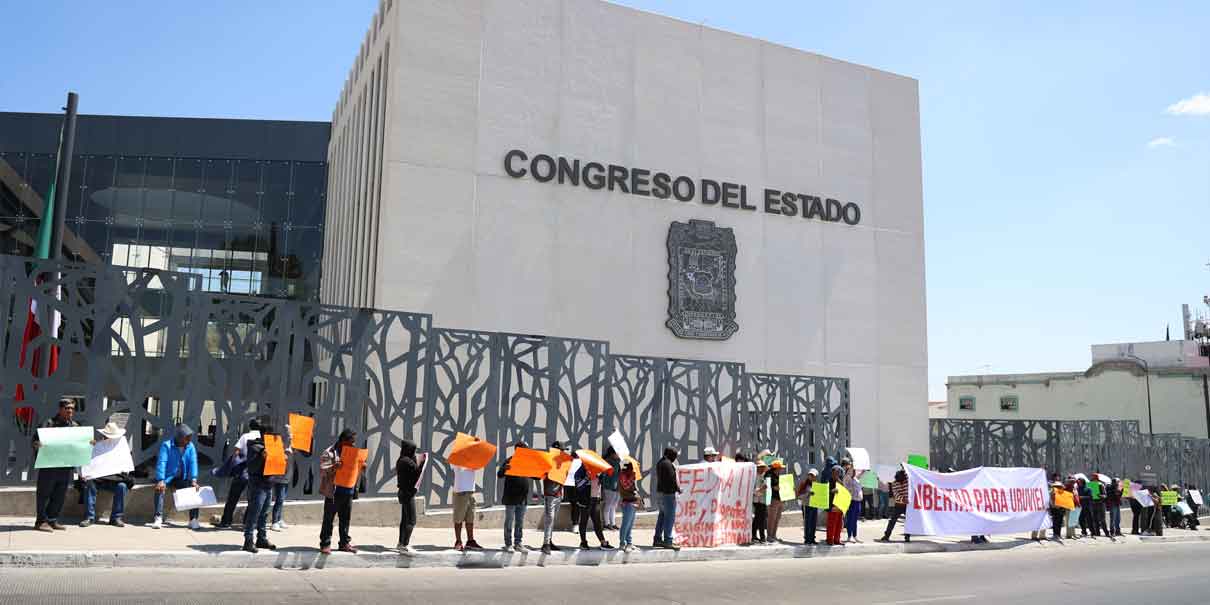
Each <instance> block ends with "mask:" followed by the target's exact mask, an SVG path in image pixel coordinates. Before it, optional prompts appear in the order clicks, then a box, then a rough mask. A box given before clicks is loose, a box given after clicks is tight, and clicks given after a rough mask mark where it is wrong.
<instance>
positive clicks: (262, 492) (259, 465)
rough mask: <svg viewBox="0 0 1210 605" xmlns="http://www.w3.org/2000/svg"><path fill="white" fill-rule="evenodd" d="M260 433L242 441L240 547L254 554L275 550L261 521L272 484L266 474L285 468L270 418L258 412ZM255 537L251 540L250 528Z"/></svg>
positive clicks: (268, 501) (266, 513) (278, 441)
mask: <svg viewBox="0 0 1210 605" xmlns="http://www.w3.org/2000/svg"><path fill="white" fill-rule="evenodd" d="M257 424H259V425H260V436H258V437H257V438H255V439H253V440H251V441H249V442H248V443H247V444H246V447H247V450H245V453H246V455H247V460H248V508H247V510H245V511H244V550H245V551H247V552H250V553H253V554H255V553H256V551H257V549H260V548H267V549H269V550H277V547H276V546H274V545H273V543H272V542H270V541H269V535H268V532H267V531H266V530H265V521H266V520H267V518H268V516H269V506H270V497H271V492H272V491H273V484H272V483H271V482H270V478H271V477H273V476H276V475H279V474H282V473H284V472H285V465H286V463H285V456H286V454H285V446H284V444H283V443H282V438H281V435H278V434H277V431H276V430H275V427H274V426H273V420H272V419H271V418H269V417H268V416H262V417H261V418H260V419H259V420H257ZM254 531H255V533H256V539H255V541H253V532H254Z"/></svg>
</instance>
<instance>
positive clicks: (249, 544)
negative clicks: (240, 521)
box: [242, 540, 256, 554]
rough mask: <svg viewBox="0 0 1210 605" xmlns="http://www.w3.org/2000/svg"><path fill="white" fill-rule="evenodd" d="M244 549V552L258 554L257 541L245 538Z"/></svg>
mask: <svg viewBox="0 0 1210 605" xmlns="http://www.w3.org/2000/svg"><path fill="white" fill-rule="evenodd" d="M242 550H243V551H244V552H250V553H252V554H256V543H255V542H253V541H252V540H244V548H243V549H242Z"/></svg>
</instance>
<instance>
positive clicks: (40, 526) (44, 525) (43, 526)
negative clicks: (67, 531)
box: [34, 521, 55, 533]
mask: <svg viewBox="0 0 1210 605" xmlns="http://www.w3.org/2000/svg"><path fill="white" fill-rule="evenodd" d="M34 529H36V530H38V531H44V532H47V533H54V531H55V530H53V529H51V527H50V524H49V523H47V522H46V521H42V522H41V523H38V524H37V525H35V526H34Z"/></svg>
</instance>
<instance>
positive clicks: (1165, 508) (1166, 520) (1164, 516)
mask: <svg viewBox="0 0 1210 605" xmlns="http://www.w3.org/2000/svg"><path fill="white" fill-rule="evenodd" d="M1166 491H1169V487H1168V484H1167V483H1161V484H1160V489H1159V491H1158V492H1156V494H1155V499H1156V504H1158V505H1159V511H1160V521H1161V523H1162V524H1163V526H1164V527H1172V521H1171V518H1170V517H1169V515H1171V514H1172V506H1171V505H1166V504H1164V503H1163V502H1164V492H1166Z"/></svg>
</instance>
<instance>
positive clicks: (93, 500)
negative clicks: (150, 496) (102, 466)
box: [80, 422, 134, 527]
mask: <svg viewBox="0 0 1210 605" xmlns="http://www.w3.org/2000/svg"><path fill="white" fill-rule="evenodd" d="M98 432H99V433H101V436H102V437H104V438H105V439H103V440H101V441H99V442H98V443H97V444H96V449H95V450H93V451H94V457H93V460H94V462H96V461H99V460H102V459H104V458H103V457H97V455H96V453H97V452H101V451H105V452H109V451H113V452H114V454H117V455H118V456H119V457H122V458H124V459H123V460H121V462H120V464H121V467H120V468H122V469H124V470H123V471H122V472H118V473H114V474H109V475H105V476H104V477H90V476H89V475H88V467H85V468H84V469H82V471H81V475H82V479H83V481H84V520H83V521H81V522H80V527H88V526H89V525H92V524H93V523H96V522H97V490H101V491H106V492H110V493H112V494H113V506H111V507H110V510H109V524H110V525H112V526H114V527H126V522H125V521H123V520H122V515H123V513H124V512H125V510H126V494H127V492H129V491H130V488H131V487H133V486H134V478H133V477H131V476H130V471H133V470H134V461H133V460H132V459H131V457H130V446H129V445H128V444H127V443H125V439H124V437H125V436H126V429H123V428H121V427H119V426H118V425H117V424H115V423H113V422H110V423H107V424H106V425H105V428H103V429H101V430H100V431H98ZM123 452H125V453H123ZM89 466H92V463H90V464H89ZM111 468H112V466H111ZM115 470H116V469H115ZM100 472H105V471H100Z"/></svg>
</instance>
